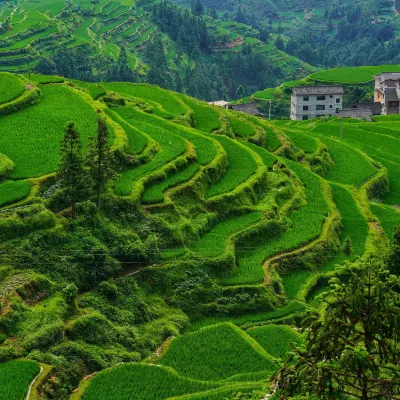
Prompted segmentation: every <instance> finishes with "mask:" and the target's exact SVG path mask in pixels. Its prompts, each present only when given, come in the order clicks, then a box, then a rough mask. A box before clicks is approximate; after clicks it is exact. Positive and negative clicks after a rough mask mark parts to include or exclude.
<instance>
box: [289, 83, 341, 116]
mask: <svg viewBox="0 0 400 400" xmlns="http://www.w3.org/2000/svg"><path fill="white" fill-rule="evenodd" d="M343 95H344V89H343V86H299V87H294V88H293V90H292V98H291V111H290V119H291V120H293V121H301V120H307V119H312V118H318V117H327V116H332V115H335V114H337V112H339V111H341V110H342V109H343Z"/></svg>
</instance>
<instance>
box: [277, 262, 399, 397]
mask: <svg viewBox="0 0 400 400" xmlns="http://www.w3.org/2000/svg"><path fill="white" fill-rule="evenodd" d="M346 275H347V276H348V277H349V280H348V282H347V283H343V282H341V281H340V280H339V279H338V278H334V279H332V280H331V281H330V291H329V292H327V293H325V294H323V295H322V301H323V302H324V303H325V312H324V313H323V314H321V313H319V312H315V313H313V314H312V315H310V316H309V317H308V318H306V320H305V321H304V324H305V329H306V332H307V340H306V345H305V347H299V348H297V349H295V350H294V351H293V352H292V353H290V356H289V358H288V360H287V362H286V363H285V365H284V366H283V367H282V368H281V370H280V371H279V372H278V374H277V375H276V377H277V388H278V390H277V393H279V394H280V395H281V396H282V397H281V399H285V398H288V397H290V396H293V395H297V394H307V393H313V394H315V395H316V396H318V398H321V399H339V398H346V399H361V400H369V399H400V365H399V363H400V346H399V343H398V336H399V320H400V308H399V306H400V295H399V283H400V281H399V279H398V278H397V277H395V276H394V275H390V273H389V272H388V271H387V270H386V269H385V268H384V267H383V265H382V264H381V263H380V262H379V261H377V260H370V261H368V262H362V261H359V262H357V263H356V264H355V265H352V266H351V267H350V264H348V265H347V266H346Z"/></svg>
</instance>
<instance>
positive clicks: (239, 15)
mask: <svg viewBox="0 0 400 400" xmlns="http://www.w3.org/2000/svg"><path fill="white" fill-rule="evenodd" d="M235 21H236V22H239V23H241V24H245V23H246V17H245V15H244V13H243V10H242V6H239V8H238V10H237V13H236V17H235Z"/></svg>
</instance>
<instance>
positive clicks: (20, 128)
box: [0, 85, 97, 179]
mask: <svg viewBox="0 0 400 400" xmlns="http://www.w3.org/2000/svg"><path fill="white" fill-rule="evenodd" d="M41 90H42V94H43V96H42V99H41V101H40V103H39V104H36V105H34V106H31V107H28V108H24V109H22V110H20V111H18V112H17V113H13V114H10V115H5V116H2V117H1V118H0V131H1V132H2V134H1V135H0V149H1V151H2V153H4V154H5V155H6V156H7V157H8V158H10V159H11V160H12V161H13V162H14V163H15V169H14V172H13V173H12V174H11V176H10V177H11V178H19V179H20V178H31V177H38V176H42V175H46V174H48V173H50V172H53V171H54V170H55V169H56V167H57V164H58V161H59V146H60V141H61V139H62V137H63V133H64V127H65V125H66V124H67V122H69V121H71V120H73V121H75V123H76V125H77V128H78V130H79V132H80V134H81V139H82V143H83V145H84V146H86V145H87V143H88V138H89V137H90V136H93V135H94V134H95V133H96V131H97V115H96V112H95V111H94V110H93V109H92V107H91V106H90V105H89V104H87V103H86V102H85V101H84V100H83V99H82V98H81V97H80V96H78V95H76V94H75V93H73V92H72V91H71V90H70V89H69V88H67V87H65V86H51V85H50V86H43V87H42V88H41ZM66 105H68V107H66Z"/></svg>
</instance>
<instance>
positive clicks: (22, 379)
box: [0, 360, 40, 400]
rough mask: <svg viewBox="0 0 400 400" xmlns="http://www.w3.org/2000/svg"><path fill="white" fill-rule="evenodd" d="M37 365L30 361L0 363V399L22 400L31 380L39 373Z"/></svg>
mask: <svg viewBox="0 0 400 400" xmlns="http://www.w3.org/2000/svg"><path fill="white" fill-rule="evenodd" d="M39 371H40V367H39V364H38V363H36V362H35V361H30V360H16V361H9V362H6V363H0V382H1V384H0V399H4V400H23V399H24V398H25V396H26V394H27V393H28V388H29V385H30V383H31V381H32V380H33V378H34V377H35V376H36V375H37V374H38V373H39Z"/></svg>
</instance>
